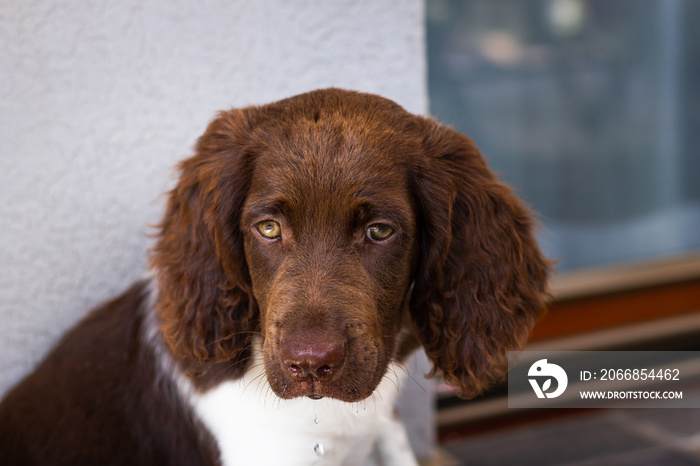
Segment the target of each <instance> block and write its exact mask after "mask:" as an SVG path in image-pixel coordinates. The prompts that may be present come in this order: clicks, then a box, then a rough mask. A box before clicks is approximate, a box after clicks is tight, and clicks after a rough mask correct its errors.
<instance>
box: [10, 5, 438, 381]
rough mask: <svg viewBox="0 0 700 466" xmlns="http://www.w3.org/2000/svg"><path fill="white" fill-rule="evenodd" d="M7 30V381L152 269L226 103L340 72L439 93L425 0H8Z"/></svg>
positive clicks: (394, 89)
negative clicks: (189, 161) (180, 193)
mask: <svg viewBox="0 0 700 466" xmlns="http://www.w3.org/2000/svg"><path fill="white" fill-rule="evenodd" d="M195 5H196V6H195ZM0 43H1V44H2V47H0V64H1V65H0V193H1V194H2V202H0V395H1V394H2V393H4V392H5V391H6V390H7V389H8V388H9V387H10V386H11V385H12V384H14V383H15V382H16V381H17V380H18V379H19V378H20V377H21V376H22V375H24V374H25V373H26V372H27V371H29V370H30V369H31V368H32V367H33V365H34V364H35V363H36V362H37V361H38V360H39V358H41V357H42V356H43V355H44V354H45V353H46V352H47V351H48V349H49V348H50V346H51V345H52V344H53V343H54V342H55V341H56V339H57V338H58V337H59V336H60V335H61V334H62V333H63V332H64V331H65V330H66V329H67V328H68V327H69V326H71V325H72V324H73V323H74V322H75V321H76V320H77V319H79V318H80V317H81V316H82V315H84V313H85V312H86V311H87V310H88V309H89V308H90V307H91V306H94V305H95V304H97V303H99V302H100V301H103V300H104V299H106V298H108V297H110V296H113V295H115V294H116V293H118V292H120V291H121V290H123V289H124V288H125V287H126V286H127V285H128V284H129V283H130V282H132V281H133V280H134V279H136V278H138V277H140V276H142V275H143V274H144V273H145V271H146V259H145V257H146V250H147V248H148V246H149V244H150V240H149V239H148V238H147V237H146V233H148V232H149V228H148V227H147V225H148V224H154V223H156V222H158V221H159V219H160V213H161V209H162V204H163V198H162V197H161V196H160V194H161V193H163V192H164V191H166V190H167V189H168V188H169V187H170V186H171V185H172V183H173V180H174V172H173V170H172V167H173V166H174V164H175V163H176V162H177V161H178V160H179V159H181V158H184V157H186V156H188V155H189V154H190V153H191V148H192V145H193V143H194V141H195V139H196V138H197V136H198V135H199V134H200V133H201V132H202V131H203V130H204V128H205V126H206V124H207V122H208V121H209V119H210V118H211V117H212V116H213V114H214V113H215V112H216V111H217V110H220V109H227V108H229V107H231V106H241V105H247V104H251V103H252V104H259V103H265V102H268V101H271V100H276V99H279V98H283V97H287V96H289V95H293V94H296V93H299V92H303V91H307V90H311V89H314V88H318V87H325V86H331V85H332V86H340V87H347V88H353V89H358V90H364V91H369V92H375V93H379V94H383V95H385V96H387V97H389V98H392V99H394V100H396V101H397V102H399V103H400V104H402V105H403V106H405V107H406V108H407V109H408V110H410V111H413V112H416V113H424V112H425V111H426V109H427V97H426V83H425V80H426V71H425V61H424V37H423V6H422V0H402V1H395V0H367V1H357V0H340V1H338V0H335V1H323V0H317V1H288V0H263V1H260V0H258V1H255V2H251V1H231V0H206V1H201V2H185V1H172V0H99V1H98V0H80V1H78V0H74V1H68V2H65V1H58V0H55V1H54V0H47V1H42V2H28V1H23V0H6V1H3V2H2V3H1V4H0ZM419 378H420V377H419Z"/></svg>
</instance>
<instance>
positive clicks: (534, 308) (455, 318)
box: [411, 119, 550, 398]
mask: <svg viewBox="0 0 700 466" xmlns="http://www.w3.org/2000/svg"><path fill="white" fill-rule="evenodd" d="M417 128H418V129H417V130H418V131H419V132H420V133H421V138H422V146H423V147H422V155H421V156H420V157H419V158H420V160H419V162H418V163H417V165H416V172H415V175H414V177H413V178H414V187H413V188H414V190H415V192H416V193H417V204H418V210H419V212H418V214H419V218H418V221H419V228H420V230H419V231H420V259H419V261H420V262H419V264H418V272H417V275H416V278H415V285H414V290H413V294H412V298H411V314H412V316H413V319H414V322H415V324H416V327H417V329H418V334H419V337H420V339H421V341H422V343H423V346H424V347H425V349H426V352H427V354H428V356H429V357H430V359H431V360H432V362H433V363H434V369H433V372H435V370H438V369H439V370H440V371H442V373H443V375H444V377H445V380H446V381H447V382H448V383H450V384H452V385H454V386H455V387H456V388H457V390H458V391H459V394H460V396H462V397H465V398H471V397H474V396H476V395H478V394H479V393H481V392H483V391H484V390H485V389H486V388H488V386H490V385H491V384H493V383H494V382H496V381H498V380H501V379H502V378H503V377H504V376H505V374H506V372H507V370H508V359H507V358H508V351H509V350H519V349H520V348H521V347H522V345H524V343H525V341H526V340H527V337H528V335H529V332H530V329H531V328H532V326H533V324H534V323H535V321H536V320H537V319H538V318H539V317H540V316H541V315H542V313H543V312H544V308H545V299H546V296H547V284H546V281H547V271H548V268H549V266H550V262H549V261H548V260H547V259H545V257H543V255H542V254H541V253H540V250H539V248H538V246H537V243H536V241H535V238H534V236H533V231H532V230H533V223H534V222H533V219H532V216H531V212H530V211H529V210H528V209H527V208H526V207H525V206H524V205H523V204H522V203H521V202H520V201H519V200H518V199H516V198H515V196H514V195H513V193H512V191H511V190H510V189H509V188H508V187H507V186H505V185H504V184H502V183H500V182H498V181H497V180H496V178H495V176H494V175H493V174H492V173H491V172H490V171H489V170H488V169H487V167H486V163H485V162H484V160H483V159H482V158H481V156H480V154H479V151H478V149H477V148H476V146H475V145H474V143H473V142H472V141H471V139H469V138H468V137H466V136H464V135H462V134H460V133H458V132H456V131H454V130H452V129H451V128H448V127H445V126H443V125H440V124H438V123H436V122H435V121H433V120H431V119H419V120H418V122H417Z"/></svg>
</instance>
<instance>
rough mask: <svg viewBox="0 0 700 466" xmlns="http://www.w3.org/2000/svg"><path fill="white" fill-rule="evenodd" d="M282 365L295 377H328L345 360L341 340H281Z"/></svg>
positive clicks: (322, 338)
mask: <svg viewBox="0 0 700 466" xmlns="http://www.w3.org/2000/svg"><path fill="white" fill-rule="evenodd" d="M280 351H281V356H282V361H283V363H284V365H285V366H286V367H287V369H288V370H289V373H290V374H291V376H292V377H294V378H295V379H300V380H301V379H307V378H309V377H311V378H314V379H316V380H321V379H324V378H327V377H329V376H330V375H332V374H333V372H334V371H336V370H337V369H338V368H339V367H340V366H341V365H342V364H343V361H344V360H345V348H344V345H343V343H342V342H340V341H338V340H334V339H329V338H324V337H313V336H309V337H302V338H288V339H284V340H283V341H282V342H281V347H280Z"/></svg>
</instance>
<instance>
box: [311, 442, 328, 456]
mask: <svg viewBox="0 0 700 466" xmlns="http://www.w3.org/2000/svg"><path fill="white" fill-rule="evenodd" d="M314 453H316V456H323V455H325V454H326V451H325V450H324V449H323V445H322V444H320V443H317V444H316V445H314Z"/></svg>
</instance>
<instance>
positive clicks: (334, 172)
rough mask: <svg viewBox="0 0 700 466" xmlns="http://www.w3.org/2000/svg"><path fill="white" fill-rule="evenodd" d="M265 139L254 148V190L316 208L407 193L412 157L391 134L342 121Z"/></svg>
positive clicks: (301, 127)
mask: <svg viewBox="0 0 700 466" xmlns="http://www.w3.org/2000/svg"><path fill="white" fill-rule="evenodd" d="M265 136H266V138H264V139H263V140H261V141H260V143H259V144H257V148H256V155H255V159H256V160H255V169H254V176H253V186H252V189H253V190H257V191H261V192H267V194H270V195H283V196H286V197H291V198H305V199H307V200H308V201H310V202H311V201H312V200H313V201H314V202H316V203H318V202H319V201H323V200H324V199H326V200H330V199H333V200H335V201H338V200H339V199H343V198H347V199H351V198H355V197H364V198H377V197H378V198H381V197H383V196H389V195H391V194H394V193H397V192H398V193H400V192H402V191H404V188H406V184H407V181H406V176H407V175H406V171H407V167H408V165H409V158H410V154H409V153H407V152H408V151H407V150H406V147H405V144H403V143H402V141H401V138H400V136H399V135H397V134H395V133H394V132H392V131H390V130H387V129H382V128H367V127H362V126H360V127H358V125H357V124H353V123H349V122H347V121H340V122H333V123H331V124H317V125H311V124H299V125H297V126H292V127H285V128H280V129H279V130H278V131H275V132H268V133H266V135H265ZM316 197H320V199H315V198H316Z"/></svg>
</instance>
